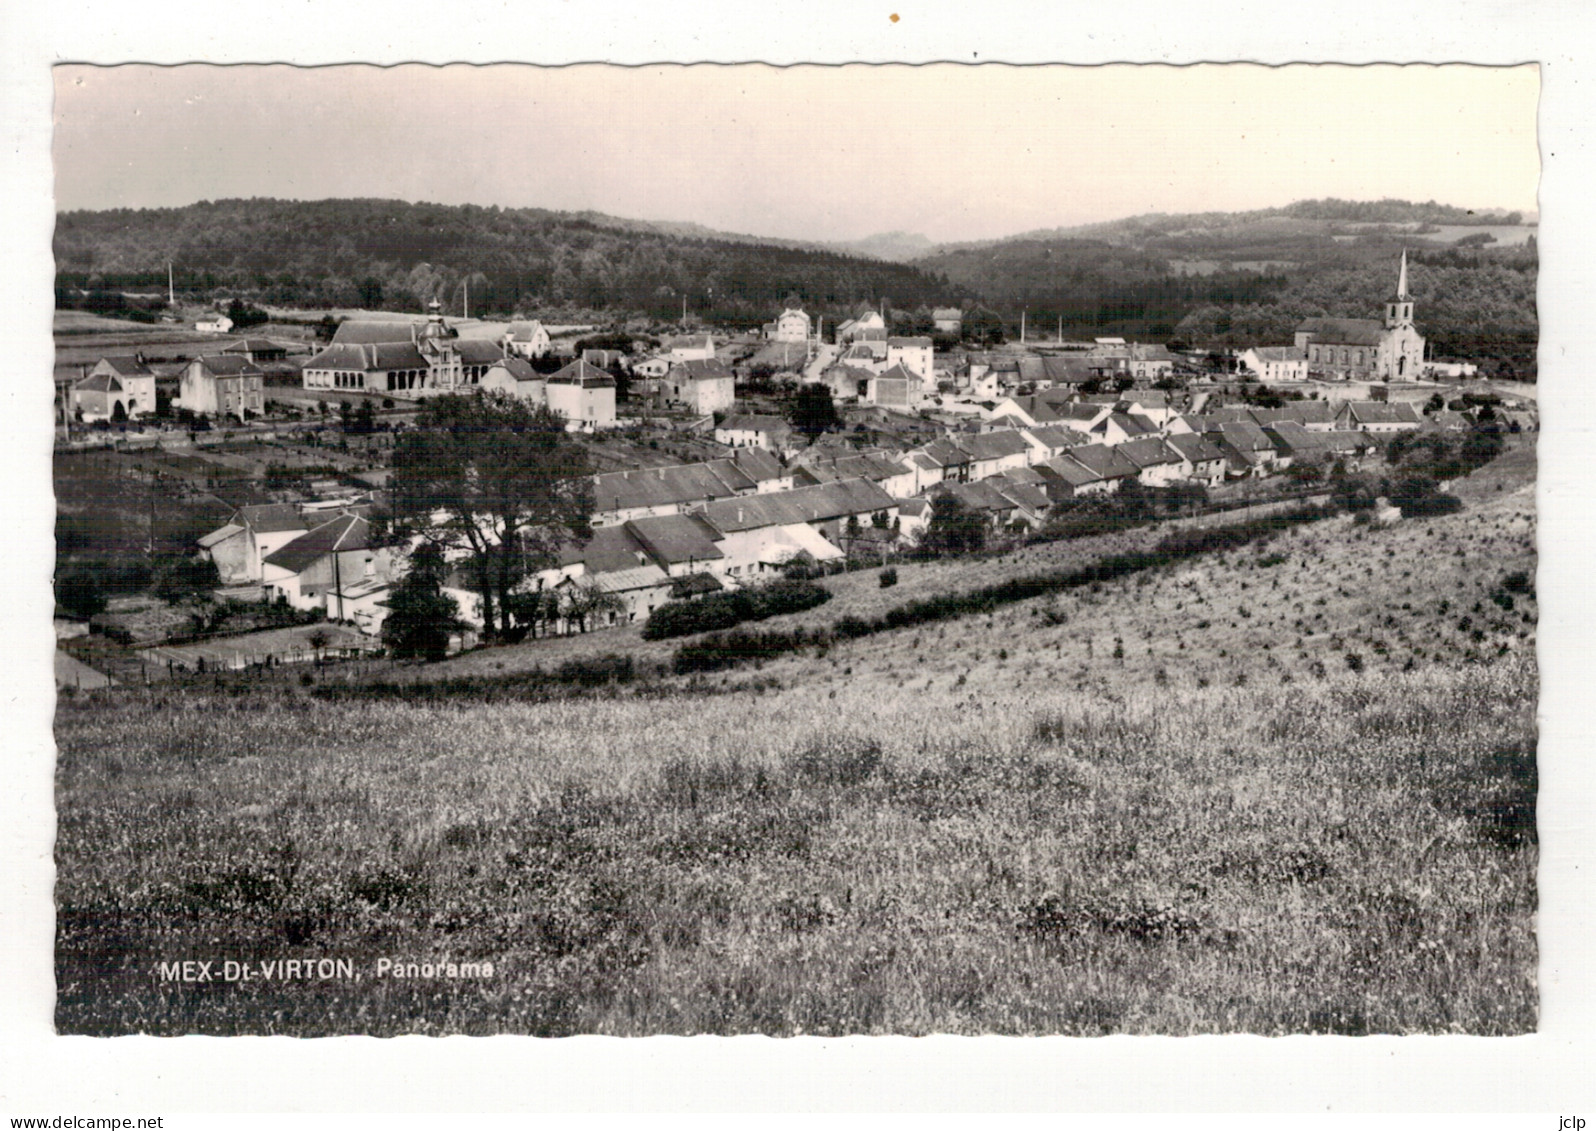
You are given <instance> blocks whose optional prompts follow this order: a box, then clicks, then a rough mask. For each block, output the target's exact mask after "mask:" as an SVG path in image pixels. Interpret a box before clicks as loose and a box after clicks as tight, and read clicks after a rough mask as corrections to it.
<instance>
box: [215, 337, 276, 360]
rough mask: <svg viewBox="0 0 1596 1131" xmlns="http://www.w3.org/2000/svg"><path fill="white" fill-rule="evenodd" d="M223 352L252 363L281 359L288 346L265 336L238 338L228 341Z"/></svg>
mask: <svg viewBox="0 0 1596 1131" xmlns="http://www.w3.org/2000/svg"><path fill="white" fill-rule="evenodd" d="M222 352H223V353H224V354H230V355H237V356H239V357H242V358H243V359H244V360H245V361H248V362H250V363H252V364H254V365H259V364H260V363H261V362H263V361H282V360H283V359H284V358H286V357H287V356H288V348H287V347H286V346H280V345H278V344H277V343H276V342H273V341H269V340H268V339H266V338H240V339H239V340H238V341H236V342H230V343H229V344H228V345H226V346H224V347H223V349H222Z"/></svg>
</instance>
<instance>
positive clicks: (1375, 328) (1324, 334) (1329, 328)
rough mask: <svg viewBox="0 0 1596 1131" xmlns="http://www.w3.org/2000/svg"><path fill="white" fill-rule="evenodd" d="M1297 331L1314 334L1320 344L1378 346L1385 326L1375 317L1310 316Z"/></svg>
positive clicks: (1315, 339)
mask: <svg viewBox="0 0 1596 1131" xmlns="http://www.w3.org/2000/svg"><path fill="white" fill-rule="evenodd" d="M1297 332H1298V333H1299V334H1301V333H1308V334H1312V335H1313V338H1314V341H1315V342H1316V343H1318V344H1320V345H1335V346H1377V345H1379V344H1380V337H1381V335H1383V334H1384V333H1385V327H1383V326H1381V325H1380V323H1379V322H1378V321H1376V320H1375V319H1373V318H1309V319H1308V320H1307V321H1305V322H1303V323H1302V324H1301V325H1300V326H1298V327H1297Z"/></svg>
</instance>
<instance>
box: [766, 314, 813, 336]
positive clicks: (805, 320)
mask: <svg viewBox="0 0 1596 1131" xmlns="http://www.w3.org/2000/svg"><path fill="white" fill-rule="evenodd" d="M809 335H810V324H809V315H807V314H805V313H804V311H803V309H802V308H800V307H797V306H789V307H787V308H785V309H784V310H783V311H782V312H781V314H780V315H779V316H778V317H777V319H776V321H774V322H772V323H770V324H769V325H768V326H767V327H766V334H765V336H766V337H767V338H769V339H770V340H771V341H773V342H800V343H801V342H807V341H808V340H809Z"/></svg>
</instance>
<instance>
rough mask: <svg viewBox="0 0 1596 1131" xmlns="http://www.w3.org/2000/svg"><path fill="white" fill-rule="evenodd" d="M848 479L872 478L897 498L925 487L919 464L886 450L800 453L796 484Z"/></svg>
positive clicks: (905, 496) (795, 470) (799, 485)
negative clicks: (917, 465) (918, 471)
mask: <svg viewBox="0 0 1596 1131" xmlns="http://www.w3.org/2000/svg"><path fill="white" fill-rule="evenodd" d="M805 454H806V455H808V453H805ZM848 479H868V480H869V481H870V482H872V483H874V484H876V485H877V486H879V487H880V488H881V489H882V490H883V491H885V492H886V493H887V494H889V495H891V496H892V497H893V498H894V499H907V498H909V497H910V496H911V495H917V494H919V493H920V489H921V488H920V486H919V479H920V477H919V476H918V475H916V474H915V468H914V467H913V466H912V465H911V464H910V463H909V462H908V461H907V460H906V459H898V458H895V457H893V456H890V455H887V454H886V453H884V452H860V453H858V454H856V455H816V456H811V457H810V458H808V459H803V458H802V457H800V460H799V461H798V462H796V465H795V466H794V468H793V485H794V486H796V487H812V486H815V485H816V484H819V483H836V482H840V481H843V480H848Z"/></svg>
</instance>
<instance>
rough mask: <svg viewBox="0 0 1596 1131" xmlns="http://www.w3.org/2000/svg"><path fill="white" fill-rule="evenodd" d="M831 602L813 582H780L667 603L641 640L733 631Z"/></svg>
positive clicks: (657, 611) (650, 621) (652, 616)
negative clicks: (693, 599)
mask: <svg viewBox="0 0 1596 1131" xmlns="http://www.w3.org/2000/svg"><path fill="white" fill-rule="evenodd" d="M829 600H831V591H830V590H829V589H827V588H826V587H825V586H823V585H816V584H815V583H814V582H812V581H800V580H796V579H790V578H789V579H783V580H780V581H771V582H767V583H765V584H764V585H756V586H750V587H749V588H747V589H738V590H734V591H733V592H730V593H715V594H712V595H710V596H708V597H704V598H702V599H701V600H697V601H667V602H666V603H665V604H663V605H661V606H660V607H659V608H657V609H655V610H654V611H653V613H651V614H650V615H649V618H648V621H647V622H646V623H645V624H644V625H643V639H644V640H668V639H669V638H671V637H673V636H690V635H692V634H693V633H698V632H714V631H717V630H720V629H728V628H734V627H736V626H737V625H739V624H742V623H744V622H745V621H758V620H768V619H770V618H771V617H775V616H781V615H782V614H783V613H801V612H803V611H804V610H805V609H812V608H814V607H815V606H816V605H823V604H825V603H826V602H827V601H829Z"/></svg>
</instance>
